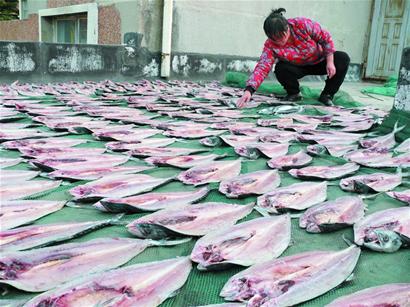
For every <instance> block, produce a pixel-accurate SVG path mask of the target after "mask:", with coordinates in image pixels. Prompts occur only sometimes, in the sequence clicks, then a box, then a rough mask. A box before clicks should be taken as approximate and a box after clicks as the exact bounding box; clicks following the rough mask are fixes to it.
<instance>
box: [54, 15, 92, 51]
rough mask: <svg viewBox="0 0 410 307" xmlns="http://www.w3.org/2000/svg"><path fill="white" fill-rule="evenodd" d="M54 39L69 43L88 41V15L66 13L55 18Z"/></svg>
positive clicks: (84, 42) (58, 41)
mask: <svg viewBox="0 0 410 307" xmlns="http://www.w3.org/2000/svg"><path fill="white" fill-rule="evenodd" d="M54 41H55V42H57V43H67V44H86V43H87V17H86V16H84V15H66V16H61V17H56V18H54Z"/></svg>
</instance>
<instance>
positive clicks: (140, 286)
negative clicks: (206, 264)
mask: <svg viewBox="0 0 410 307" xmlns="http://www.w3.org/2000/svg"><path fill="white" fill-rule="evenodd" d="M190 271H191V261H190V260H189V258H188V257H179V258H173V259H167V260H162V261H156V262H148V263H142V264H135V265H132V266H126V267H123V268H120V269H115V270H111V271H108V272H103V273H98V274H95V275H91V276H88V277H85V278H81V279H75V280H74V281H73V282H70V283H68V284H65V285H63V286H61V287H59V288H57V289H54V290H50V291H48V292H45V293H43V294H40V295H38V296H36V297H34V298H33V299H31V300H30V301H29V302H28V303H26V305H25V306H26V307H34V306H43V305H47V304H48V305H53V306H59V305H63V306H74V305H75V306H98V305H100V306H158V305H160V304H161V303H162V302H163V301H165V300H166V299H167V298H168V297H170V296H172V295H173V294H174V293H175V291H177V290H178V289H179V288H181V287H182V286H183V285H184V283H185V281H186V280H187V278H188V275H189V273H190Z"/></svg>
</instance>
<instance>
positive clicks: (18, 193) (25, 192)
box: [0, 180, 61, 201]
mask: <svg viewBox="0 0 410 307" xmlns="http://www.w3.org/2000/svg"><path fill="white" fill-rule="evenodd" d="M60 184H61V181H49V180H31V181H27V184H21V183H15V184H9V185H4V184H2V185H0V199H1V200H2V201H4V200H13V199H21V198H24V197H27V196H31V195H34V194H37V193H40V192H45V191H48V190H51V189H54V188H57V187H58V186H60Z"/></svg>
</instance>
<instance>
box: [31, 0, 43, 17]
mask: <svg viewBox="0 0 410 307" xmlns="http://www.w3.org/2000/svg"><path fill="white" fill-rule="evenodd" d="M27 2H28V5H27V14H28V15H30V14H37V12H38V10H43V9H46V8H47V7H48V1H47V0H34V1H33V0H31V1H30V0H28V1H27Z"/></svg>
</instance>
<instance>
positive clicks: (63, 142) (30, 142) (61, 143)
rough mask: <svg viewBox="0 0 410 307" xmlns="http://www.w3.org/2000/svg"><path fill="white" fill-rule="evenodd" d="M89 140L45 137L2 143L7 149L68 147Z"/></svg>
mask: <svg viewBox="0 0 410 307" xmlns="http://www.w3.org/2000/svg"><path fill="white" fill-rule="evenodd" d="M86 142H87V140H85V139H68V138H58V137H52V138H45V139H25V140H18V141H8V142H4V143H2V144H1V145H2V146H3V147H4V148H7V149H19V148H24V147H31V146H34V147H37V148H50V147H51V148H55V147H59V148H67V147H72V146H76V145H79V144H84V143H86Z"/></svg>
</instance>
